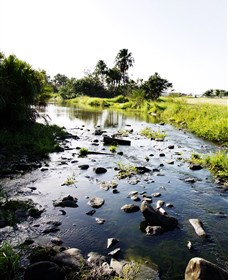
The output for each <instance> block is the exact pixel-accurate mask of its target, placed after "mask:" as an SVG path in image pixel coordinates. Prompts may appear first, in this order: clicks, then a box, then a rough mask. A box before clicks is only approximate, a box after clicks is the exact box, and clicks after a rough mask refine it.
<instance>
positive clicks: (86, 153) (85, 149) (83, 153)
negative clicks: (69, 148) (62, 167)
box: [79, 148, 89, 157]
mask: <svg viewBox="0 0 228 280" xmlns="http://www.w3.org/2000/svg"><path fill="white" fill-rule="evenodd" d="M88 152H89V150H88V149H87V148H81V149H80V150H79V156H81V157H85V156H87V155H88Z"/></svg>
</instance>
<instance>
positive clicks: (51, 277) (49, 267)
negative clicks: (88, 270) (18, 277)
mask: <svg viewBox="0 0 228 280" xmlns="http://www.w3.org/2000/svg"><path fill="white" fill-rule="evenodd" d="M40 279H42V280H63V279H64V276H63V275H62V274H61V273H60V269H59V266H58V265H57V264H55V263H53V262H49V261H42V262H37V263H34V264H32V265H30V266H29V267H28V268H26V270H25V274H24V280H40Z"/></svg>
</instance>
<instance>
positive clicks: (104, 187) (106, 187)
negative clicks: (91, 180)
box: [100, 182, 110, 191]
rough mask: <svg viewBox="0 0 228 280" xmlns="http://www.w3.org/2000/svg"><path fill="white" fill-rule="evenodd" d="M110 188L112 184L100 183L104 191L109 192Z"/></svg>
mask: <svg viewBox="0 0 228 280" xmlns="http://www.w3.org/2000/svg"><path fill="white" fill-rule="evenodd" d="M109 186H110V184H109V183H108V182H101V183H100V188H101V189H102V190H104V191H108V190H109Z"/></svg>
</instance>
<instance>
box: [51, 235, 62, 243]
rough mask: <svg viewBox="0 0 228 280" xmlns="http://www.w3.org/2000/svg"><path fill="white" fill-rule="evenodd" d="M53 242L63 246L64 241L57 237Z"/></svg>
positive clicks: (53, 238)
mask: <svg viewBox="0 0 228 280" xmlns="http://www.w3.org/2000/svg"><path fill="white" fill-rule="evenodd" d="M51 242H52V243H53V244H56V245H61V244H63V241H62V240H61V239H60V238H59V237H57V236H54V237H52V239H51Z"/></svg>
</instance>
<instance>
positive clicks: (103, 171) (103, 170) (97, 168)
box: [94, 167, 107, 174]
mask: <svg viewBox="0 0 228 280" xmlns="http://www.w3.org/2000/svg"><path fill="white" fill-rule="evenodd" d="M94 171H95V173H96V174H102V173H106V172H107V169H106V168H104V167H96V168H94Z"/></svg>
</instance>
